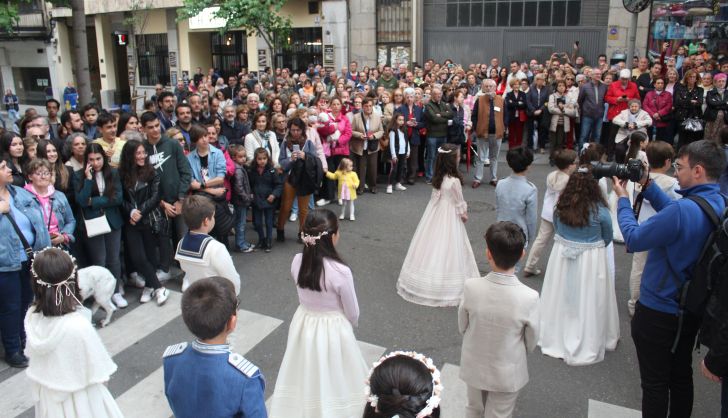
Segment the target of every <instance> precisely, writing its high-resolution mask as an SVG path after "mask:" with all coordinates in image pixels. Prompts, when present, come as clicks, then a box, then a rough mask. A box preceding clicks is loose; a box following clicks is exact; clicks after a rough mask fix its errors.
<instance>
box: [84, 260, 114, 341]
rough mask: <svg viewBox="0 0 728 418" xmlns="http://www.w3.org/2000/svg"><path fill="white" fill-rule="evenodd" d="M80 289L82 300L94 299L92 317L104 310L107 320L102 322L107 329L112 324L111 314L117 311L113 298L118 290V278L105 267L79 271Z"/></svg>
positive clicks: (93, 267) (92, 267)
mask: <svg viewBox="0 0 728 418" xmlns="http://www.w3.org/2000/svg"><path fill="white" fill-rule="evenodd" d="M78 289H79V292H80V293H81V299H82V300H86V299H88V298H90V297H91V296H93V297H94V304H93V307H92V308H91V316H92V317H93V315H94V314H95V313H96V311H98V310H99V307H101V308H104V311H105V312H106V318H104V320H103V321H101V326H102V327H105V326H107V325H109V322H111V314H113V313H114V311H115V310H116V306H115V305H114V302H112V301H111V296H113V295H114V290H115V289H116V278H115V277H114V275H113V274H111V272H110V271H109V270H107V269H105V268H104V267H100V266H90V267H86V268H82V269H81V270H79V271H78Z"/></svg>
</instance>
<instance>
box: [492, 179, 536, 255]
mask: <svg viewBox="0 0 728 418" xmlns="http://www.w3.org/2000/svg"><path fill="white" fill-rule="evenodd" d="M495 201H496V213H497V219H498V222H501V221H510V222H513V223H515V224H516V225H518V226H520V227H521V229H522V230H523V233H524V234H526V238H527V239H528V243H529V244H533V242H534V241H535V240H536V232H537V229H536V228H537V227H538V189H536V186H534V184H533V183H531V182H530V181H528V179H527V178H526V177H525V176H517V175H515V174H514V175H510V176H508V177H506V178H504V179H503V180H500V181H499V182H498V185H497V186H496V187H495Z"/></svg>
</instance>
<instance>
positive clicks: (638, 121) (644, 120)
mask: <svg viewBox="0 0 728 418" xmlns="http://www.w3.org/2000/svg"><path fill="white" fill-rule="evenodd" d="M628 121H629V109H624V110H623V111H621V112H619V114H618V115H617V116H615V117H614V119H612V124H614V125H617V126H619V130H618V131H617V136H616V137H615V138H614V142H615V143H617V144H621V143H622V141H624V140H625V139H627V137H628V136H630V135H631V134H632V133H633V132H637V131H640V132H642V133H644V134H645V135H647V128H648V127H650V126H652V117H651V116H650V114H649V113H647V112H645V111H644V110H642V109H640V111H639V112H637V115H636V116H635V125H637V129H634V130H632V129H627V128H625V127H624V125H625V124H626V123H627V122H628Z"/></svg>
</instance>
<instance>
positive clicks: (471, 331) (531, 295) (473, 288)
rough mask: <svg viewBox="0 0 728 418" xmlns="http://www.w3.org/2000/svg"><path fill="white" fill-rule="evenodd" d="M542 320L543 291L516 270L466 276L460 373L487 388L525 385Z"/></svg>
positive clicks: (502, 389) (460, 311)
mask: <svg viewBox="0 0 728 418" xmlns="http://www.w3.org/2000/svg"><path fill="white" fill-rule="evenodd" d="M538 325H539V311H538V292H536V291H535V290H533V289H531V288H530V287H528V286H526V285H524V284H523V283H521V282H520V281H519V280H518V278H517V277H516V276H513V275H506V274H501V273H493V272H491V273H488V275H487V276H485V277H478V278H474V279H468V280H466V281H465V289H464V292H463V299H462V301H461V302H460V307H459V308H458V326H459V329H460V333H461V334H463V346H462V352H461V357H460V378H461V379H462V380H463V381H464V382H465V383H467V384H468V385H469V386H471V387H474V388H477V389H481V390H487V391H493V392H517V391H519V390H520V389H521V388H522V387H523V386H525V385H526V383H528V365H527V363H526V354H527V351H532V350H533V349H534V348H535V347H536V342H537V340H538Z"/></svg>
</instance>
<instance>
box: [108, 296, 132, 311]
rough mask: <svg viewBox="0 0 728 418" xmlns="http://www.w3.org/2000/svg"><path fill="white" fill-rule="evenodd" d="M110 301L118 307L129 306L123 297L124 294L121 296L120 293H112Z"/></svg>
mask: <svg viewBox="0 0 728 418" xmlns="http://www.w3.org/2000/svg"><path fill="white" fill-rule="evenodd" d="M111 301H112V302H114V305H116V306H118V307H119V308H126V307H127V306H129V302H127V301H126V299H124V296H121V293H114V296H112V297H111Z"/></svg>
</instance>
